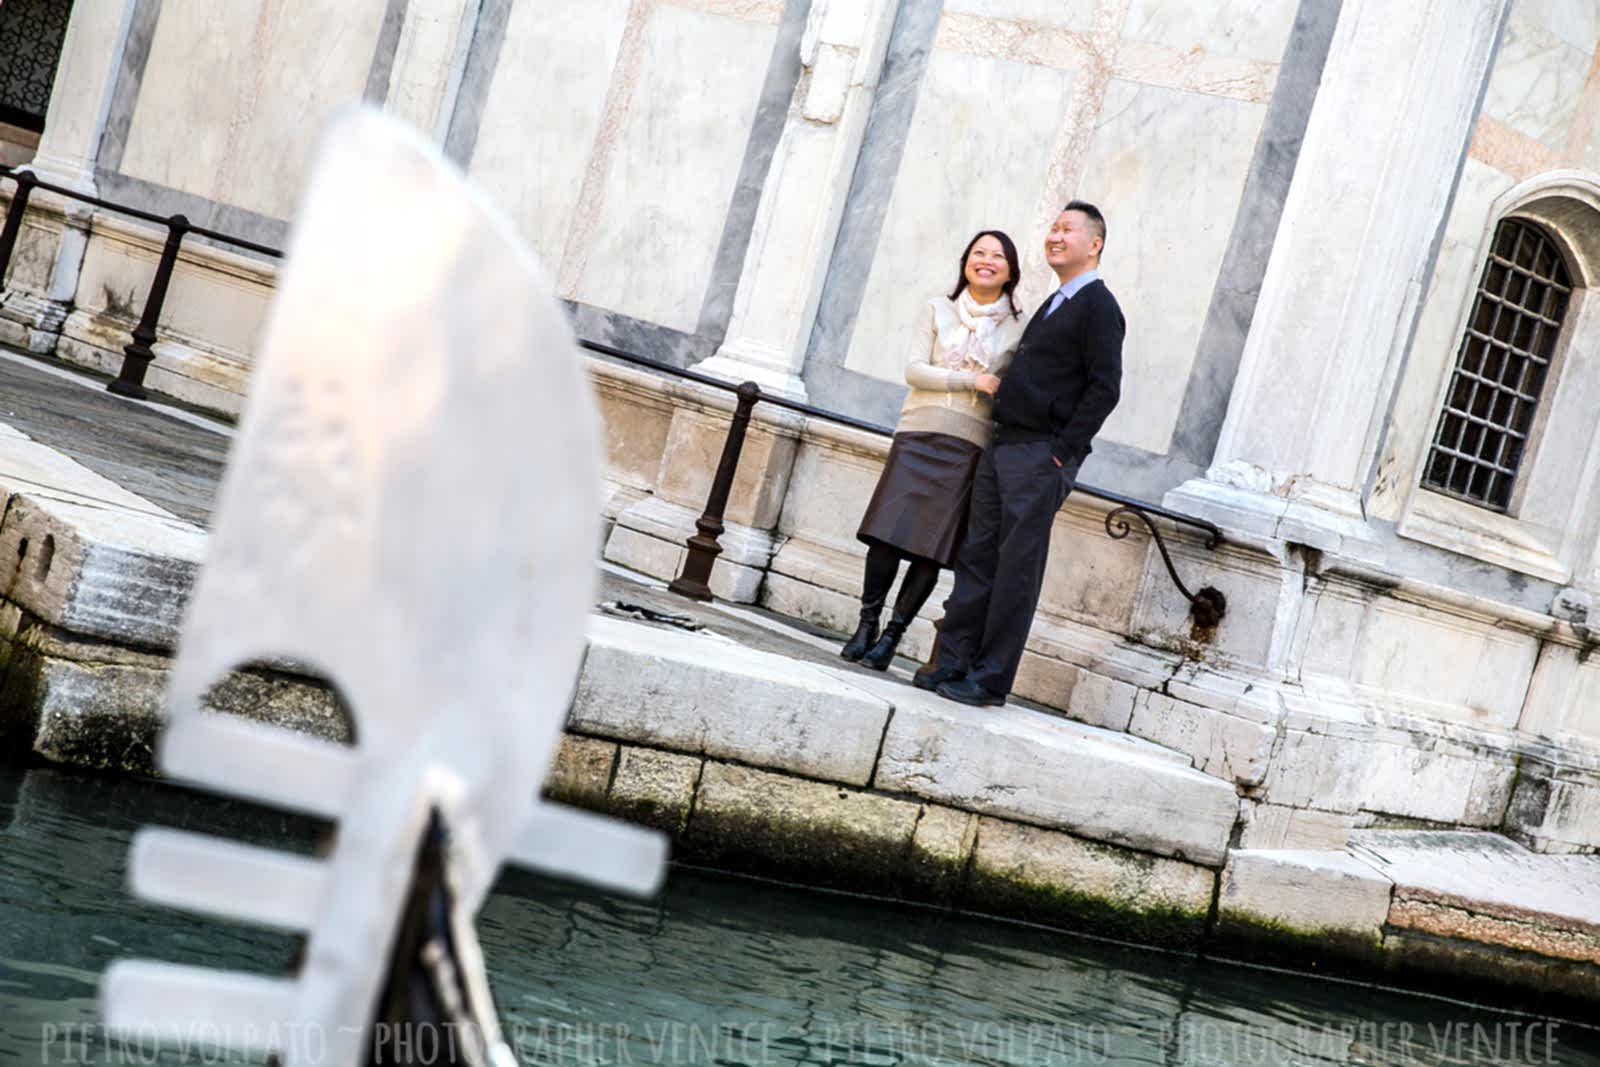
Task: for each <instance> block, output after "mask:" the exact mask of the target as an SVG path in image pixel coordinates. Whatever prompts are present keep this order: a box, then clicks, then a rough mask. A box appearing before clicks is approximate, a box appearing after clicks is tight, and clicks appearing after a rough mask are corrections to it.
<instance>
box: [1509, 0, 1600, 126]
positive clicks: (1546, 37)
mask: <svg viewBox="0 0 1600 1067" xmlns="http://www.w3.org/2000/svg"><path fill="white" fill-rule="evenodd" d="M1577 6H1578V5H1577V4H1554V3H1543V4H1540V3H1519V4H1517V6H1516V7H1514V8H1513V9H1512V12H1511V18H1510V20H1509V21H1508V22H1507V23H1506V29H1505V33H1504V35H1503V36H1502V38H1501V41H1500V51H1499V54H1498V55H1497V56H1496V57H1495V62H1494V71H1493V73H1491V74H1490V76H1489V88H1488V91H1487V92H1486V93H1485V95H1484V99H1483V113H1484V114H1485V115H1488V116H1489V117H1491V118H1494V119H1498V120H1499V121H1501V122H1503V123H1505V124H1506V125H1507V126H1509V127H1511V128H1512V129H1513V130H1516V131H1517V132H1518V133H1522V134H1526V135H1527V136H1529V137H1532V138H1533V139H1534V140H1537V141H1541V142H1543V143H1544V144H1545V145H1547V146H1549V147H1550V148H1554V149H1560V148H1562V147H1563V145H1564V144H1565V143H1566V140H1567V130H1568V128H1569V127H1570V126H1571V124H1572V119H1573V115H1574V114H1575V112H1576V110H1577V107H1578V101H1579V99H1580V97H1581V96H1582V92H1583V85H1584V81H1585V80H1586V78H1587V76H1588V73H1589V63H1590V55H1591V54H1592V53H1593V51H1594V47H1595V38H1594V36H1593V27H1592V25H1591V24H1592V22H1593V15H1592V12H1591V13H1590V15H1589V16H1587V17H1586V16H1584V15H1582V14H1581V13H1579V12H1576V11H1571V10H1569V9H1571V8H1576V7H1577ZM1583 6H1584V7H1591V6H1592V5H1588V4H1585V5H1583ZM1558 31H1559V32H1558ZM1585 42H1586V43H1587V47H1585Z"/></svg>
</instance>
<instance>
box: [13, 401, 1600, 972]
mask: <svg viewBox="0 0 1600 1067" xmlns="http://www.w3.org/2000/svg"><path fill="white" fill-rule="evenodd" d="M0 492H3V493H4V498H5V510H4V518H3V520H0V559H3V560H4V561H5V563H4V570H0V589H3V590H4V599H3V603H0V672H3V682H0V726H3V728H4V732H5V735H6V737H7V738H8V743H9V745H10V746H11V754H12V756H13V758H19V757H21V756H22V755H24V754H25V753H28V752H31V753H33V754H34V755H36V756H40V757H43V758H46V759H50V760H56V761H61V762H70V763H77V764H81V765H88V766H96V767H103V768H110V769H116V770H126V771H133V772H145V771H148V770H150V752H151V743H152V741H153V739H154V737H155V735H156V733H157V731H158V730H159V727H160V723H161V715H162V712H161V696H162V691H163V689H164V684H165V674H166V670H167V665H168V662H169V657H170V655H171V651H172V647H173V643H174V640H175V637H176V634H177V632H178V627H179V624H180V620H181V614H182V605H183V603H184V600H185V597H186V594H187V590H188V589H189V587H190V584H191V583H192V581H193V578H194V575H195V573H196V570H197V567H198V564H199V561H200V559H201V557H202V555H203V552H204V548H205V534H204V531H203V530H202V529H201V528H200V527H199V526H196V525H194V524H192V523H190V522H186V521H184V520H183V519H180V518H178V517H177V516H175V515H174V514H172V513H171V512H169V511H167V510H165V509H163V508H161V507H157V506H156V505H154V504H151V503H150V502H149V501H148V500H145V499H144V498H142V497H140V496H137V495H135V494H133V493H131V492H128V491H127V490H125V489H123V488H121V487H120V486H118V485H117V484H116V483H114V482H111V481H110V480H108V479H106V478H103V477H101V476H99V475H97V474H94V473H93V472H91V471H89V470H88V469H87V468H85V467H82V466H81V465H79V464H77V463H75V462H74V461H72V460H70V459H68V458H66V457H65V456H62V455H61V454H60V453H58V452H55V451H54V450H52V449H50V448H47V447H45V446H44V445H41V444H39V443H38V442H36V441H33V440H30V439H29V438H28V437H26V436H25V435H22V434H20V433H18V432H16V431H15V430H11V429H9V428H5V427H0ZM609 581H610V585H611V588H612V590H613V591H615V590H616V589H617V588H619V582H618V580H617V579H615V578H612V579H610V580H609ZM620 587H624V588H626V589H627V590H629V591H630V595H631V596H633V597H635V598H636V599H637V600H639V601H641V602H644V603H647V604H648V603H652V602H653V603H654V604H655V606H656V608H657V609H658V611H659V609H661V608H675V609H677V610H684V609H683V607H682V605H681V604H679V602H677V601H672V600H669V599H667V598H666V597H665V596H664V595H663V594H661V593H659V592H658V591H652V590H651V589H650V588H648V587H647V586H646V585H643V584H639V583H634V582H622V583H620ZM646 614H649V613H648V612H647V613H646ZM691 614H692V616H693V620H691V622H692V624H693V625H695V626H697V627H698V628H696V629H693V630H687V629H682V628H679V627H677V626H673V625H669V624H663V623H659V622H654V623H652V622H644V621H635V620H632V619H623V618H619V617H616V616H615V615H609V614H597V615H596V616H594V617H593V619H592V621H591V628H590V647H589V651H588V655H587V657H586V660H585V663H584V666H583V671H582V674H581V677H580V680H579V684H578V687H577V691H576V695H575V699H574V703H573V708H572V712H571V717H570V720H569V723H568V733H567V736H566V737H565V739H564V741H563V744H562V746H561V749H560V752H559V756H558V758H557V761H556V765H555V767H554V768H553V770H552V774H551V776H550V779H549V782H548V792H549V793H550V794H551V795H552V796H553V797H555V798H557V799H560V800H562V801H565V802H569V803H573V804H578V805H582V806H585V807H588V808H591V809H595V810H599V811H605V812H610V813H613V814H616V815H618V816H621V817H623V818H627V819H630V820H633V821H636V822H639V823H643V824H646V825H650V826H654V827H658V828H660V829H662V830H663V831H665V832H666V833H668V834H670V835H671V837H672V838H673V841H674V843H675V848H676V851H677V855H678V857H679V858H680V859H683V860H687V861H689V862H694V863H700V864H705V865H708V866H714V867H718V868H723V869H731V870H740V871H747V872H752V873H757V874H762V875H768V876H775V877H781V878H786V879H793V880H796V881H801V882H805V883H809V884H816V885H823V886H832V887H838V888H845V889H851V890H861V891H869V892H874V893H881V894H886V895H891V896H899V897H903V898H906V899H910V900H916V901H922V902H927V903H931V904H935V905H942V906H953V907H960V908H964V909H969V910H972V911H976V912H983V913H988V914H994V915H1001V916H1008V917H1016V918H1026V919H1032V920H1038V921H1042V922H1046V923H1049V924H1053V925H1062V926H1068V927H1072V928H1076V929H1083V930H1087V931H1090V932H1093V933H1097V934H1103V935H1109V936H1116V937H1123V938H1128V939H1132V940H1137V941H1141V942H1147V943H1154V944H1161V945H1167V946H1172V947H1178V948H1183V949H1188V950H1202V951H1206V952H1210V953H1216V954H1222V955H1234V956H1238V957H1240V958H1250V959H1255V958H1262V957H1263V956H1266V957H1272V958H1284V959H1288V960H1290V961H1291V962H1293V963H1294V964H1295V965H1296V966H1299V967H1302V968H1308V967H1309V968H1330V967H1338V968H1361V969H1365V970H1367V971H1371V970H1374V969H1376V970H1379V971H1386V972H1393V973H1396V974H1419V975H1423V976H1425V977H1424V979H1423V980H1424V981H1426V982H1427V983H1429V984H1431V985H1434V986H1437V985H1439V984H1440V983H1441V982H1448V983H1451V984H1456V985H1466V986H1469V987H1474V988H1476V989H1477V990H1479V991H1484V990H1487V991H1488V992H1489V993H1490V995H1493V996H1495V997H1497V998H1500V999H1504V998H1505V997H1506V996H1507V995H1509V994H1515V992H1516V991H1519V990H1521V991H1529V990H1531V991H1538V992H1541V993H1543V994H1546V995H1548V994H1551V993H1554V994H1557V995H1559V996H1561V997H1565V998H1569V999H1571V1000H1572V1001H1574V1002H1576V1001H1588V1002H1594V1001H1600V888H1597V887H1600V877H1597V875H1600V857H1595V856H1584V855H1564V856H1563V855H1542V854H1536V853H1532V852H1528V851H1527V850H1525V849H1524V848H1523V847H1522V846H1520V845H1517V844H1514V843H1512V842H1511V841H1509V840H1507V839H1506V838H1503V837H1501V836H1499V835H1496V834H1493V833H1487V832H1473V833H1466V832H1445V831H1437V830H1426V829H1423V830H1418V829H1411V830H1397V829H1361V830H1356V831H1355V832H1354V833H1353V834H1352V835H1350V836H1349V839H1348V841H1340V842H1338V844H1337V846H1334V845H1330V846H1329V847H1327V848H1320V849H1297V850H1291V849H1264V848H1253V847H1244V848H1242V847H1240V845H1241V843H1242V842H1244V841H1245V840H1246V830H1247V827H1248V824H1249V822H1250V819H1251V818H1252V817H1253V814H1254V811H1255V809H1254V808H1253V807H1252V805H1251V804H1250V803H1249V802H1248V798H1247V797H1245V796H1244V795H1243V791H1244V790H1245V788H1246V787H1245V786H1242V785H1241V784H1240V783H1239V782H1238V780H1237V776H1236V775H1231V774H1228V775H1226V776H1219V774H1222V773H1224V772H1223V771H1219V770H1218V769H1217V768H1215V767H1211V766H1209V765H1208V764H1207V763H1206V762H1205V761H1204V760H1203V759H1199V758H1197V757H1196V756H1195V755H1194V754H1192V753H1191V752H1188V751H1180V750H1179V748H1180V747H1183V746H1173V747H1168V745H1167V743H1163V744H1158V743H1156V742H1155V741H1152V740H1148V739H1144V738H1140V737H1136V736H1134V735H1132V734H1130V733H1127V732H1125V731H1124V730H1123V729H1115V728H1107V727H1106V726H1105V725H1103V724H1102V725H1094V724H1093V723H1094V722H1100V721H1101V720H1102V719H1103V718H1104V715H1103V713H1104V709H1103V708H1100V707H1098V706H1096V703H1095V700H1094V694H1095V692H1096V690H1095V689H1094V687H1093V685H1092V684H1089V682H1088V681H1080V684H1079V685H1078V686H1077V687H1076V688H1075V689H1074V692H1073V699H1072V704H1071V707H1072V708H1073V709H1076V710H1075V711H1074V714H1078V715H1080V716H1081V717H1082V718H1084V719H1087V720H1090V721H1088V722H1083V721H1074V720H1073V719H1071V718H1067V717H1065V716H1063V715H1060V714H1056V713H1051V712H1046V711H1043V710H1036V709H1031V708H1026V707H1015V706H1013V707H1006V708H1002V709H992V710H986V711H980V710H976V709H970V708H965V707H962V706H958V705H954V704H951V703H949V702H947V701H944V700H942V699H940V698H938V697H936V696H933V695H931V694H927V693H923V692H921V691H919V690H917V689H914V688H912V687H911V686H909V685H907V684H905V681H904V674H903V673H901V672H899V671H898V669H897V672H896V675H894V676H882V675H875V674H871V673H870V672H866V671H863V670H859V669H856V668H851V667H847V666H844V665H842V664H840V663H839V662H838V661H837V660H836V659H835V658H834V657H833V656H832V654H831V651H830V650H829V647H828V646H827V643H825V642H819V641H817V639H815V638H812V637H809V636H808V635H807V634H806V633H805V632H804V631H803V630H800V629H797V628H794V627H791V626H788V625H786V624H785V623H784V622H783V621H782V620H775V619H772V618H770V617H761V616H758V615H756V614H755V613H753V612H750V611H744V610H741V609H734V608H726V607H711V608H704V609H701V608H696V609H694V610H693V611H692V613H691ZM212 701H213V704H214V705H215V706H216V707H217V708H218V709H219V710H223V711H228V712H232V713H238V714H246V715H251V716H254V717H257V718H261V719H264V720H267V721H273V722H279V723H283V724H285V725H290V726H293V727H296V728H299V729H304V730H307V731H310V732H313V733H316V734H319V735H321V736H324V737H328V738H329V739H331V740H335V741H337V740H341V739H343V738H344V737H345V736H346V730H347V724H346V720H345V718H344V715H343V712H342V710H341V709H340V708H339V707H338V705H337V703H336V702H335V701H334V700H333V698H332V697H331V696H330V695H329V693H328V692H327V691H326V690H325V689H324V688H322V687H320V686H319V685H318V684H317V683H316V682H315V681H314V680H310V679H306V678H300V677H296V676H294V675H291V674H287V673H285V672H284V671H283V670H281V669H278V668H272V667H253V668H250V669H247V670H243V671H240V672H236V673H235V674H234V675H231V676H229V677H228V678H227V679H224V680H223V681H222V682H221V684H219V686H218V687H217V689H216V690H215V691H214V692H213V697H212ZM1142 706H1143V707H1145V714H1147V715H1151V714H1156V713H1158V711H1159V708H1157V707H1156V706H1155V705H1154V704H1153V703H1152V702H1150V701H1147V702H1146V704H1145V705H1142ZM1187 747H1191V748H1192V747H1194V746H1187Z"/></svg>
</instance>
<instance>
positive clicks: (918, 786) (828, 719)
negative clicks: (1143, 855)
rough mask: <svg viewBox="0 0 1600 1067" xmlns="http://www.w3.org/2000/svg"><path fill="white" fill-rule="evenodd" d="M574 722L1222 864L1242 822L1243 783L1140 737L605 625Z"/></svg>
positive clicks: (638, 740)
mask: <svg viewBox="0 0 1600 1067" xmlns="http://www.w3.org/2000/svg"><path fill="white" fill-rule="evenodd" d="M568 725H569V728H570V729H573V730H575V731H578V732H580V733H583V734H588V735H591V736H597V737H605V738H610V739H613V740H619V741H627V742H631V743H634V744H642V745H648V746H652V747H657V748H663V749H669V750H674V751H681V752H687V753H691V754H696V755H706V756H712V757H716V758H721V759H734V760H737V761H739V762H741V763H746V764H749V765H752V766H755V767H761V768H768V769H773V770H781V771H786V772H789V773H793V774H799V775H802V776H804V777H808V778H816V779H820V780H823V781H831V782H838V783H841V784H846V785H851V786H870V787H873V788H876V789H880V790H883V791H885V792H891V793H899V794H910V795H912V796H915V797H919V798H922V799H925V800H929V801H934V802H937V803H940V804H945V805H949V806H951V807H955V808H958V809H961V810H965V811H971V812H976V813H978V814H983V815H992V816H996V817H999V818H1003V819H1009V820H1013V821H1016V822H1022V823H1028V824H1032V825H1036V826H1041V827H1045V828H1048V829H1055V830H1065V831H1068V832H1070V833H1072V834H1075V835H1078V836H1081V837H1085V838H1088V839H1091V840H1094V841H1101V842H1106V843H1109V844H1115V845H1121V846H1124V847H1129V848H1134V849H1138V850H1140V851H1143V852H1149V853H1154V854H1156V855H1161V856H1172V857H1177V858H1181V859H1186V860H1188V861H1190V862H1192V863H1198V864H1202V865H1207V866H1212V867H1217V866H1220V865H1221V864H1222V861H1223V859H1224V857H1225V855H1226V852H1227V843H1228V839H1229V835H1230V834H1231V833H1232V830H1233V827H1234V823H1235V822H1236V821H1237V819H1238V815H1239V801H1238V797H1237V795H1236V793H1235V791H1234V789H1233V787H1232V786H1231V785H1229V784H1228V783H1226V782H1223V781H1221V780H1219V779H1217V778H1213V777H1210V776H1208V775H1206V774H1203V773H1201V772H1199V771H1196V770H1194V769H1193V768H1191V767H1190V766H1189V761H1188V757H1186V756H1183V755H1181V754H1178V753H1174V752H1171V751H1169V750H1167V749H1164V748H1162V747H1160V746H1158V745H1154V744H1152V743H1150V742H1148V741H1142V740H1139V739H1138V738H1132V737H1129V736H1128V735H1126V734H1121V733H1116V732H1113V731H1109V730H1102V729H1099V728H1097V727H1092V726H1087V725H1084V724H1082V723H1074V722H1070V721H1068V720H1065V719H1062V718H1060V717H1058V716H1054V715H1050V714H1047V713H1045V712H1040V711H1034V710H1031V709H1027V708H1021V707H1010V706H1008V707H1004V708H998V709H976V708H968V707H964V706H962V705H958V704H955V703H952V702H950V701H947V700H945V699H943V698H942V697H939V696H937V695H935V694H930V693H925V692H923V691H921V690H918V689H915V688H913V687H912V686H910V685H907V684H904V683H903V682H896V681H892V680H890V679H889V678H885V677H883V676H867V675H866V673H865V672H859V671H851V670H847V669H842V668H833V667H824V666H820V665H818V664H815V663H810V662H806V661H804V660H799V659H794V658H791V657H787V656H782V655H777V654H774V653H771V652H763V651H758V650H755V649H751V648H746V647H744V646H742V645H740V644H738V643H736V642H734V641H731V640H729V639H727V638H725V637H721V636H719V635H717V634H714V633H709V632H705V631H701V632H685V631H682V630H677V629H672V628H668V627H659V626H649V625H645V624H640V623H634V622H623V621H620V620H617V619H612V618H607V617H604V616H595V617H593V618H592V619H591V621H590V629H589V653H588V656H587V658H586V660H585V663H584V669H583V673H582V676H581V678H580V681H579V684H578V690H577V696H576V698H575V700H574V704H573V710H572V715H571V718H570V720H569V723H568Z"/></svg>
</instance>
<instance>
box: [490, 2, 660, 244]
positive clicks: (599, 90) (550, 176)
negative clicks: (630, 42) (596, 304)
mask: <svg viewBox="0 0 1600 1067" xmlns="http://www.w3.org/2000/svg"><path fill="white" fill-rule="evenodd" d="M629 6H630V2H629V0H541V2H540V3H537V4H513V5H512V6H511V13H510V16H509V18H508V21H507V23H506V33H505V39H504V42H503V43H502V44H501V46H500V60H499V62H498V63H497V64H496V66H495V72H494V78H493V80H492V81H491V82H490V84H489V92H488V97H487V99H486V100H485V102H484V108H483V119H482V121H481V123H480V124H479V126H478V140H477V146H476V147H475V149H474V150H473V154H472V161H471V164H470V165H469V166H468V168H467V170H468V173H469V174H470V175H471V176H472V177H473V179H474V180H476V181H478V182H480V183H481V184H482V185H483V187H484V189H485V190H486V191H487V192H488V194H489V196H490V198H491V199H492V200H494V202H495V203H496V204H498V205H499V206H500V207H501V208H502V209H503V210H504V211H505V212H506V213H507V214H508V215H509V216H510V217H511V219H512V221H513V222H515V223H516V225H517V228H518V229H519V230H520V231H521V233H522V236H523V237H524V238H526V239H527V241H528V242H529V243H530V244H531V245H532V246H533V251H534V254H535V255H537V256H538V257H539V259H540V260H541V261H542V262H543V263H544V264H545V266H546V267H547V268H548V269H549V271H550V273H551V274H552V275H554V274H555V272H556V267H557V264H558V263H559V261H560V259H561V252H562V248H563V246H564V244H565V242H566V238H567V230H568V228H569V227H570V226H571V225H572V217H573V212H574V211H575V210H576V209H577V204H578V194H579V191H580V190H581V188H582V186H583V175H584V168H585V167H586V166H587V165H588V161H589V150H590V146H591V145H593V144H594V140H595V136H596V134H598V133H599V130H600V117H601V114H602V112H603V111H604V109H605V102H606V89H607V87H608V86H609V85H610V83H611V77H612V68H613V66H614V65H615V64H616V60H617V50H618V48H619V47H620V46H621V42H622V30H623V27H624V25H625V24H626V22H627V15H628V8H629ZM551 102H557V103H556V106H551Z"/></svg>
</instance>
